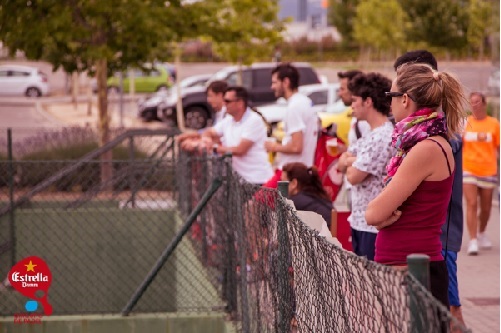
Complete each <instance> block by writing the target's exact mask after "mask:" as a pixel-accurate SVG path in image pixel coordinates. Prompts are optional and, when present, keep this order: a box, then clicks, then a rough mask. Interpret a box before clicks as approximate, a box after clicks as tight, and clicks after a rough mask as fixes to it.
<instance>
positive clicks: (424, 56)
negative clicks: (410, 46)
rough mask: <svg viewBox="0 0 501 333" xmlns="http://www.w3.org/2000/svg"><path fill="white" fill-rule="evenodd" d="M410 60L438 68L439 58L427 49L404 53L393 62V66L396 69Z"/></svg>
mask: <svg viewBox="0 0 501 333" xmlns="http://www.w3.org/2000/svg"><path fill="white" fill-rule="evenodd" d="M409 62H412V63H418V64H428V65H430V66H431V68H433V69H434V70H438V66H437V59H435V57H434V56H433V54H432V53H431V52H429V51H426V50H415V51H409V52H406V53H405V54H404V55H402V56H400V57H398V58H397V60H396V61H395V63H394V64H393V68H395V71H396V70H397V68H398V67H400V66H402V65H403V64H406V63H409Z"/></svg>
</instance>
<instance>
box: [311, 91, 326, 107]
mask: <svg viewBox="0 0 501 333" xmlns="http://www.w3.org/2000/svg"><path fill="white" fill-rule="evenodd" d="M308 97H309V98H310V99H311V101H312V102H313V105H319V104H320V105H322V104H327V102H328V101H329V96H328V93H327V90H321V91H314V92H312V93H311V94H309V95H308Z"/></svg>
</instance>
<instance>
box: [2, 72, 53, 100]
mask: <svg viewBox="0 0 501 333" xmlns="http://www.w3.org/2000/svg"><path fill="white" fill-rule="evenodd" d="M48 93H49V84H48V80H47V75H45V73H43V72H41V71H39V70H38V69H37V68H34V67H28V66H21V65H1V66H0V94H2V95H25V96H28V97H40V96H45V95H47V94H48Z"/></svg>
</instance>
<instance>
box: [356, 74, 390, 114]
mask: <svg viewBox="0 0 501 333" xmlns="http://www.w3.org/2000/svg"><path fill="white" fill-rule="evenodd" d="M348 89H349V90H350V91H351V93H352V94H353V95H354V96H359V97H362V99H363V100H366V99H367V98H368V97H370V98H371V99H372V104H373V105H374V108H375V109H376V110H377V111H378V112H380V113H382V114H384V115H385V116H388V115H389V114H390V106H391V100H390V99H388V98H387V97H386V95H385V92H386V91H390V89H391V80H390V79H389V78H387V77H386V76H383V75H381V74H380V73H366V74H363V73H360V74H358V75H356V76H355V77H354V78H353V79H351V80H350V82H349V83H348Z"/></svg>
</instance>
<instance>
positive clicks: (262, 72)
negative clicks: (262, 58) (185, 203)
mask: <svg viewBox="0 0 501 333" xmlns="http://www.w3.org/2000/svg"><path fill="white" fill-rule="evenodd" d="M254 87H260V88H262V87H265V88H269V87H271V69H270V68H263V69H256V70H254Z"/></svg>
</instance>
